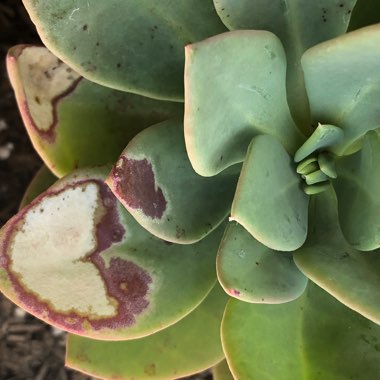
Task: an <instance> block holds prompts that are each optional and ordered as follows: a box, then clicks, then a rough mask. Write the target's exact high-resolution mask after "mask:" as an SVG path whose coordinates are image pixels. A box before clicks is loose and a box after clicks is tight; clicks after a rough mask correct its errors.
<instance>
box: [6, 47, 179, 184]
mask: <svg viewBox="0 0 380 380" xmlns="http://www.w3.org/2000/svg"><path fill="white" fill-rule="evenodd" d="M7 68H8V73H9V77H10V80H11V82H12V85H13V88H14V90H15V94H16V99H17V103H18V106H19V109H20V112H21V116H22V118H23V121H24V124H25V126H26V128H27V131H28V133H29V136H30V138H31V140H32V143H33V145H34V146H35V148H36V150H37V152H38V153H39V154H40V156H41V158H42V159H43V160H44V162H45V164H46V165H47V166H48V167H49V169H50V170H51V171H52V172H53V173H54V174H55V175H56V176H58V177H62V176H64V175H66V174H68V173H70V172H71V171H72V170H74V169H77V168H79V167H84V166H89V165H91V166H93V165H104V164H108V163H111V162H115V161H116V159H117V157H118V156H119V154H120V152H121V151H122V150H123V149H124V148H125V146H126V145H127V143H128V142H129V141H130V140H131V139H132V137H134V136H135V135H136V134H137V133H138V132H140V131H141V130H142V129H144V128H146V127H148V126H150V125H153V124H156V123H158V122H161V121H163V120H167V119H169V118H172V117H174V116H182V115H183V105H182V104H180V103H173V102H167V101H158V100H153V99H149V98H146V97H143V96H139V95H134V94H128V93H125V92H121V91H117V90H112V89H110V88H107V87H103V86H100V85H97V84H95V83H92V82H90V81H88V80H86V79H84V78H83V77H81V76H80V75H79V74H78V73H77V72H75V71H74V70H72V69H71V68H70V67H68V66H67V65H66V64H64V63H63V62H62V61H60V60H59V59H58V58H56V57H55V56H54V55H53V54H52V53H50V52H49V50H47V49H46V48H44V47H37V46H27V45H18V46H15V47H13V48H12V49H10V51H9V52H8V56H7Z"/></svg>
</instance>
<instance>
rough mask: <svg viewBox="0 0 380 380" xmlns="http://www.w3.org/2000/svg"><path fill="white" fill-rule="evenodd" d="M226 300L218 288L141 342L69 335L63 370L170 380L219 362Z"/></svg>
mask: <svg viewBox="0 0 380 380" xmlns="http://www.w3.org/2000/svg"><path fill="white" fill-rule="evenodd" d="M226 301H227V296H226V295H225V294H223V291H222V290H221V288H220V287H219V286H218V285H217V286H216V287H215V288H214V289H213V290H212V291H211V293H210V294H209V295H208V297H207V298H206V299H205V300H204V301H203V302H202V303H201V304H200V306H198V307H197V308H196V309H195V310H194V311H192V312H191V313H190V314H189V315H188V316H186V317H185V318H184V319H182V320H180V321H179V322H177V323H176V324H174V325H172V326H170V327H168V328H166V329H165V330H162V331H160V332H157V333H155V334H153V335H150V336H147V337H145V338H141V339H135V340H130V341H123V342H105V341H99V340H93V339H88V338H83V337H80V336H77V335H72V334H70V335H69V338H68V345H67V354H66V365H68V366H69V367H71V368H74V369H76V370H79V371H82V372H85V373H87V374H91V375H92V376H96V377H101V378H107V379H111V378H112V379H114V378H115V379H116V378H117V379H148V378H149V379H174V378H178V377H182V376H186V375H190V374H193V373H196V372H200V371H202V370H205V369H207V368H209V367H210V366H212V365H214V364H215V363H217V362H218V361H220V360H221V359H222V358H223V357H224V354H223V350H222V345H221V341H220V324H221V320H222V316H223V312H224V308H225V305H226Z"/></svg>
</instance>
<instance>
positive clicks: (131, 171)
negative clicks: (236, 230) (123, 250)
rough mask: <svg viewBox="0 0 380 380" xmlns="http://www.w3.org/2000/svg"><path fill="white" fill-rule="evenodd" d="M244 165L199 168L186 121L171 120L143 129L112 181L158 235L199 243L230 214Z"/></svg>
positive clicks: (133, 211) (137, 216) (138, 217)
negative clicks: (204, 173) (201, 171)
mask: <svg viewBox="0 0 380 380" xmlns="http://www.w3.org/2000/svg"><path fill="white" fill-rule="evenodd" d="M239 172H240V166H238V167H236V166H235V167H232V168H229V169H227V170H226V171H224V172H222V173H221V174H220V175H218V176H216V177H212V178H205V177H201V176H199V175H198V174H197V173H195V172H194V169H193V168H192V166H191V164H190V161H189V159H188V156H187V153H186V147H185V142H184V138H183V123H182V121H177V120H172V121H166V122H163V123H161V124H159V125H155V126H153V127H150V128H148V129H146V130H145V131H143V132H141V133H140V134H138V135H137V136H136V137H135V138H134V139H133V140H132V141H131V142H130V143H129V144H128V146H127V148H126V149H125V150H124V151H123V153H122V155H121V156H120V158H119V160H118V162H117V163H116V164H115V166H114V168H113V170H112V172H111V174H110V175H109V177H108V179H107V183H108V184H109V186H110V188H111V189H112V191H113V192H114V194H115V195H116V196H117V197H118V199H119V200H120V201H121V203H123V205H124V206H125V207H126V208H127V209H128V211H129V212H130V213H131V214H132V215H133V217H134V218H135V219H136V220H137V221H138V222H139V223H140V224H141V225H142V226H143V227H144V228H146V229H147V230H148V231H149V232H151V233H152V234H153V235H155V236H157V237H159V238H161V239H164V240H168V241H171V242H175V243H186V244H188V243H194V242H195V241H198V240H201V239H202V238H203V237H205V236H206V235H208V234H209V233H210V232H211V231H213V230H214V229H215V228H216V227H217V226H218V225H219V224H220V223H221V222H222V221H223V220H224V219H225V218H226V217H227V215H228V214H229V212H230V208H231V202H232V199H233V196H234V192H235V189H236V183H237V179H238V175H239Z"/></svg>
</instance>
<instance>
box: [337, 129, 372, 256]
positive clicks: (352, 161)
mask: <svg viewBox="0 0 380 380" xmlns="http://www.w3.org/2000/svg"><path fill="white" fill-rule="evenodd" d="M337 172H338V178H337V179H336V180H335V181H334V182H333V185H334V188H335V191H336V193H337V197H338V211H339V221H340V225H341V228H342V232H343V234H344V236H345V238H346V240H347V241H348V242H349V244H350V245H352V246H353V247H354V248H356V249H358V250H360V251H371V250H373V249H377V248H380V135H379V134H378V133H377V132H374V131H371V132H368V133H367V135H366V136H365V137H364V142H363V147H362V149H361V150H360V151H359V152H357V153H355V154H353V155H350V156H346V157H343V158H341V159H340V160H338V161H337Z"/></svg>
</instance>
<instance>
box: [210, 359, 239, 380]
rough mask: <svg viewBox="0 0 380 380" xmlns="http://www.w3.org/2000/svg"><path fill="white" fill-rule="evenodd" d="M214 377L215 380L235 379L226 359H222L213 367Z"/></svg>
mask: <svg viewBox="0 0 380 380" xmlns="http://www.w3.org/2000/svg"><path fill="white" fill-rule="evenodd" d="M212 378H213V379H214V380H234V378H233V376H232V373H231V371H230V369H229V368H228V364H227V361H226V360H222V361H221V362H220V363H218V364H217V365H216V366H214V367H213V369H212Z"/></svg>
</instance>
